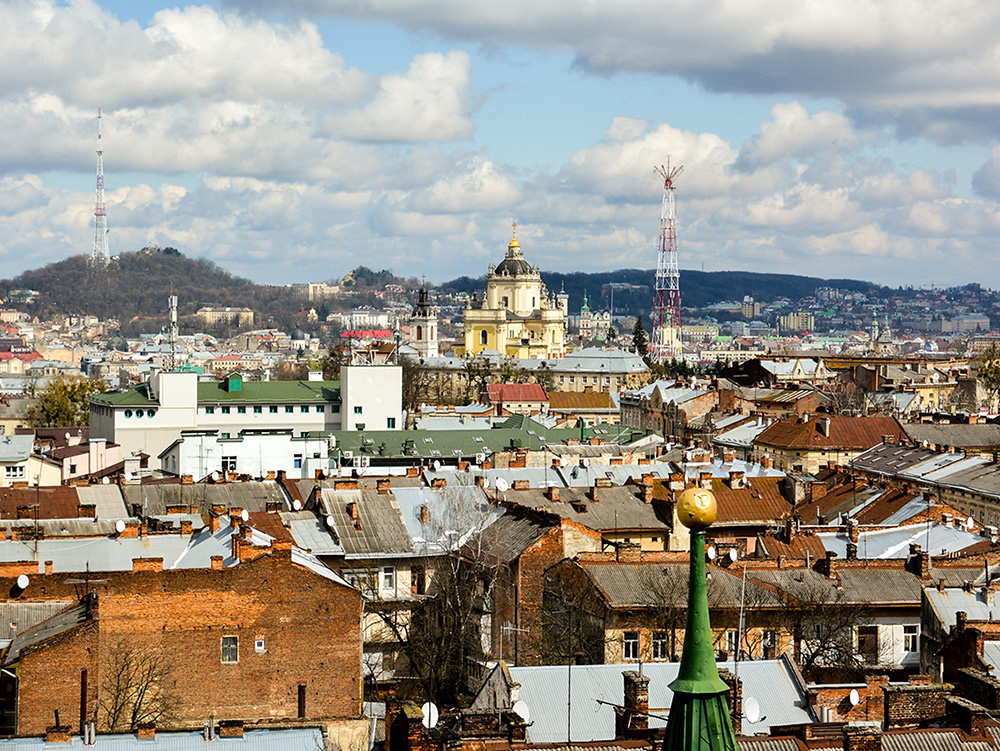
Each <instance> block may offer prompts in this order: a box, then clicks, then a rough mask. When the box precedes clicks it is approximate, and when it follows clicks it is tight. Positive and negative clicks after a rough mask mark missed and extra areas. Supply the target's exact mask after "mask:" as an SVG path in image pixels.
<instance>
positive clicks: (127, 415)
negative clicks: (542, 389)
mask: <svg viewBox="0 0 1000 751" xmlns="http://www.w3.org/2000/svg"><path fill="white" fill-rule="evenodd" d="M131 416H132V410H130V409H126V410H125V417H131ZM980 516H982V515H981V514H980Z"/></svg>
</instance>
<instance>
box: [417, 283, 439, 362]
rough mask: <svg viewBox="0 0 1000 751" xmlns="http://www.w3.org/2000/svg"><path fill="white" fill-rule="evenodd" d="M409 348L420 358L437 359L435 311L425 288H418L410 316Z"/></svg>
mask: <svg viewBox="0 0 1000 751" xmlns="http://www.w3.org/2000/svg"><path fill="white" fill-rule="evenodd" d="M410 346H412V347H413V348H414V349H415V350H416V351H417V354H418V355H419V356H420V357H437V356H438V354H439V351H438V337H437V310H436V309H435V308H434V306H433V305H431V303H430V299H429V298H428V295H427V288H426V287H421V288H420V296H419V298H418V299H417V306H416V307H415V308H414V309H413V313H412V314H411V315H410Z"/></svg>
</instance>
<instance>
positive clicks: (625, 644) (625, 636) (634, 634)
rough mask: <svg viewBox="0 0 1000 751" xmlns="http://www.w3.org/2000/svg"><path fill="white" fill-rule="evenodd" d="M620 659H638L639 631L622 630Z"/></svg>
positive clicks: (633, 660)
mask: <svg viewBox="0 0 1000 751" xmlns="http://www.w3.org/2000/svg"><path fill="white" fill-rule="evenodd" d="M622 659H623V660H625V661H626V662H635V661H636V660H638V659H639V632H638V631H623V632H622Z"/></svg>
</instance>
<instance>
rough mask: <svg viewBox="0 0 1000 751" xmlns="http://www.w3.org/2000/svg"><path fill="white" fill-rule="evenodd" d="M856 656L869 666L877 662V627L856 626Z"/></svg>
mask: <svg viewBox="0 0 1000 751" xmlns="http://www.w3.org/2000/svg"><path fill="white" fill-rule="evenodd" d="M858 654H859V655H861V659H862V660H863V661H864V662H865V663H867V664H869V665H871V664H874V663H877V662H878V626H858Z"/></svg>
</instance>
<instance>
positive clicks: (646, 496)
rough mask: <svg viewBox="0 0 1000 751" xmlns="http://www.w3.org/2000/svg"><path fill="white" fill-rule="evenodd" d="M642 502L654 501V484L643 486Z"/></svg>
mask: <svg viewBox="0 0 1000 751" xmlns="http://www.w3.org/2000/svg"><path fill="white" fill-rule="evenodd" d="M642 502H643V503H652V502H653V486H652V485H643V486H642Z"/></svg>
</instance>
